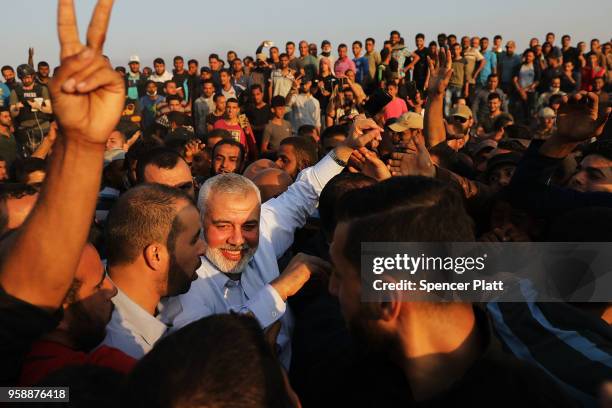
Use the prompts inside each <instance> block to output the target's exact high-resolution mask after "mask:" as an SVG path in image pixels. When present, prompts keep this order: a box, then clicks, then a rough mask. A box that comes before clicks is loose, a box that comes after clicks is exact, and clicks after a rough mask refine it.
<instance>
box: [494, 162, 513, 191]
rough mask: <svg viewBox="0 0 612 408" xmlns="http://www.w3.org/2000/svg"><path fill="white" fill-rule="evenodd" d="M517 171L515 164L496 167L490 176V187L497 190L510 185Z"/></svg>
mask: <svg viewBox="0 0 612 408" xmlns="http://www.w3.org/2000/svg"><path fill="white" fill-rule="evenodd" d="M515 169H516V166H515V165H513V164H501V165H499V166H496V167H495V168H494V169H493V170H491V172H490V174H489V185H490V186H491V187H493V188H494V189H496V190H499V189H501V188H502V187H505V186H507V185H508V184H510V180H511V179H512V175H513V174H514V170H515Z"/></svg>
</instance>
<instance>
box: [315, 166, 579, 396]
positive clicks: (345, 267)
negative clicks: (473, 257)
mask: <svg viewBox="0 0 612 408" xmlns="http://www.w3.org/2000/svg"><path fill="white" fill-rule="evenodd" d="M338 210H339V217H338V224H337V226H336V228H335V231H334V236H333V240H332V244H331V247H330V255H331V260H332V263H333V264H334V269H333V272H332V276H331V279H330V282H329V290H330V292H331V293H332V294H333V295H335V296H337V297H338V300H339V304H340V308H341V310H342V314H343V316H344V319H345V321H346V323H347V325H348V327H349V330H350V331H351V334H352V337H353V338H354V339H355V340H356V343H357V350H358V351H359V352H360V353H359V354H358V355H356V356H355V358H353V359H351V360H349V361H351V363H349V365H348V366H345V367H343V369H342V370H341V371H339V370H325V369H324V368H325V367H319V370H318V371H317V380H316V383H315V384H314V386H318V385H320V387H319V388H318V389H317V391H318V398H319V399H320V401H317V402H318V403H313V406H321V407H322V406H340V405H342V406H361V407H379V406H415V405H420V404H423V406H448V405H450V404H452V403H451V401H462V403H463V404H465V405H467V406H472V405H474V406H476V405H478V406H481V405H483V406H488V405H497V404H499V401H500V398H503V401H504V405H507V406H523V405H524V406H551V407H552V406H573V404H572V402H571V401H568V400H567V397H565V396H564V394H563V393H562V392H561V391H560V390H559V389H558V388H557V387H556V385H555V384H554V383H553V382H552V380H549V379H548V378H546V374H544V373H543V372H541V371H540V370H539V369H538V368H536V367H533V366H531V365H528V364H526V363H521V362H520V361H518V360H517V359H515V358H514V357H512V356H509V355H506V354H505V353H504V351H503V350H502V348H501V347H500V346H499V345H498V343H497V341H496V338H495V336H494V335H493V333H492V329H491V327H490V324H489V321H488V318H487V316H486V314H485V313H484V312H483V311H482V310H480V309H479V308H478V307H474V306H473V305H472V304H470V303H467V302H444V303H442V302H441V303H434V302H432V301H420V302H419V301H409V299H408V298H407V297H406V295H405V293H404V294H403V293H402V292H401V291H388V292H386V293H385V295H386V296H385V298H384V299H382V298H381V300H380V301H372V302H363V301H362V300H361V299H362V298H361V293H362V292H363V291H365V287H364V286H362V283H361V277H360V270H361V267H360V264H361V254H362V251H361V244H362V242H470V241H473V240H474V233H473V223H472V220H471V218H470V217H469V216H468V214H467V212H466V210H465V208H464V205H463V203H462V199H461V197H459V195H458V194H457V192H456V191H455V190H454V187H452V186H451V185H448V184H444V183H440V182H437V181H435V180H432V179H429V178H424V177H393V178H391V179H389V180H386V181H384V182H382V183H378V184H375V185H373V186H370V187H365V188H362V189H357V190H353V191H349V192H348V193H346V194H345V195H344V196H343V197H342V199H341V201H340V203H339V205H338ZM423 273H424V274H425V275H423V276H420V279H423V278H427V277H430V278H431V276H430V275H429V274H430V273H431V272H423ZM381 276H382V275H381ZM385 279H388V280H389V281H393V279H394V277H392V276H389V275H386V278H385ZM413 300H414V299H413ZM332 378H333V379H334V380H333V381H332V380H331V379H332Z"/></svg>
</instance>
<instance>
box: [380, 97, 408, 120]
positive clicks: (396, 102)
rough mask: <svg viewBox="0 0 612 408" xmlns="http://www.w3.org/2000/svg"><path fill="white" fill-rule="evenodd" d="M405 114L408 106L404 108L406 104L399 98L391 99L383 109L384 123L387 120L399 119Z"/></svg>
mask: <svg viewBox="0 0 612 408" xmlns="http://www.w3.org/2000/svg"><path fill="white" fill-rule="evenodd" d="M406 112H408V106H406V102H404V100H403V99H401V98H393V100H391V102H389V103H388V104H386V105H385V107H384V108H383V115H384V119H385V122H386V121H387V120H389V119H393V118H399V117H400V116H402V114H404V113H406Z"/></svg>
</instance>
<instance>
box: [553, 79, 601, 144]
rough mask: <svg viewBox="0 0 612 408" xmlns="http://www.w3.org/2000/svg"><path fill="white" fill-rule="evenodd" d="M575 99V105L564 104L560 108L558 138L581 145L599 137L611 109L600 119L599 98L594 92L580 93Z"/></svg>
mask: <svg viewBox="0 0 612 408" xmlns="http://www.w3.org/2000/svg"><path fill="white" fill-rule="evenodd" d="M573 99H574V100H573V101H572V102H575V103H568V104H563V105H561V107H560V108H559V113H558V115H557V133H556V135H555V136H556V138H557V139H559V140H561V141H563V142H565V143H580V142H583V141H585V140H587V139H589V138H591V137H596V136H599V135H600V134H601V132H602V131H603V125H605V123H606V121H607V119H608V117H609V115H610V109H608V111H607V112H606V114H605V116H604V117H602V118H600V117H599V97H598V96H597V95H596V94H595V93H593V92H586V91H582V92H579V93H577V94H576V95H574V96H573ZM583 102H584V103H583Z"/></svg>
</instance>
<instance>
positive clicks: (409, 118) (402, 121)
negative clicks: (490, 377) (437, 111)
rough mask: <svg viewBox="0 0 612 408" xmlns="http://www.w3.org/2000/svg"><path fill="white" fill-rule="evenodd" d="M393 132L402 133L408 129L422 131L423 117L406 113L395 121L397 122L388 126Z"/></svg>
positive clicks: (413, 113)
mask: <svg viewBox="0 0 612 408" xmlns="http://www.w3.org/2000/svg"><path fill="white" fill-rule="evenodd" d="M389 129H391V130H392V131H394V132H403V131H405V130H408V129H423V117H422V116H421V115H419V114H418V113H415V112H406V113H404V114H403V115H402V116H400V117H399V118H398V119H397V122H395V123H393V124H391V125H389Z"/></svg>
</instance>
